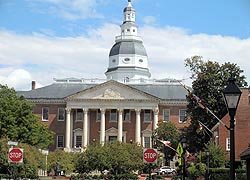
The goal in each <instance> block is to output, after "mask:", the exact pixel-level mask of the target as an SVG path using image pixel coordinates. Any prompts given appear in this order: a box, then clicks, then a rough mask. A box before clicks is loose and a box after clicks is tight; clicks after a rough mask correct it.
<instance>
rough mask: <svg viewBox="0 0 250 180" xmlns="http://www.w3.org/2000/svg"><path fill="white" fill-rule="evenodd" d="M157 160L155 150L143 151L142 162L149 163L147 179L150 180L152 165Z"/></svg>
mask: <svg viewBox="0 0 250 180" xmlns="http://www.w3.org/2000/svg"><path fill="white" fill-rule="evenodd" d="M157 160H158V154H157V149H151V148H148V149H144V150H143V162H145V163H149V179H150V180H151V171H152V164H156V163H157Z"/></svg>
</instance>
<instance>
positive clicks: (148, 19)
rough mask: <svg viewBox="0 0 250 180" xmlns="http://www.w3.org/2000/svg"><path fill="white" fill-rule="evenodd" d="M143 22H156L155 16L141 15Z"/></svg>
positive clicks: (152, 23)
mask: <svg viewBox="0 0 250 180" xmlns="http://www.w3.org/2000/svg"><path fill="white" fill-rule="evenodd" d="M143 22H144V23H145V24H148V25H150V24H151V25H154V24H156V18H155V17H154V16H145V17H143Z"/></svg>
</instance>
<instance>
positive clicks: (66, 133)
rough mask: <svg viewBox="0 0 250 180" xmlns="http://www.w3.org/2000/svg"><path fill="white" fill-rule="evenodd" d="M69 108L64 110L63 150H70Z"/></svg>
mask: <svg viewBox="0 0 250 180" xmlns="http://www.w3.org/2000/svg"><path fill="white" fill-rule="evenodd" d="M70 111H71V109H70V108H66V131H65V149H66V151H69V150H70V138H71V137H70Z"/></svg>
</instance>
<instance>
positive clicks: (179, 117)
mask: <svg viewBox="0 0 250 180" xmlns="http://www.w3.org/2000/svg"><path fill="white" fill-rule="evenodd" d="M181 111H186V116H185V117H187V109H179V123H181V124H182V123H186V121H181Z"/></svg>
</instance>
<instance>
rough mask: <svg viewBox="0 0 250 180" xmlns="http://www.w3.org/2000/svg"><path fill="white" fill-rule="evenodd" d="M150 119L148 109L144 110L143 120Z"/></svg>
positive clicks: (147, 120)
mask: <svg viewBox="0 0 250 180" xmlns="http://www.w3.org/2000/svg"><path fill="white" fill-rule="evenodd" d="M149 121H151V111H150V110H149V109H146V110H144V122H149Z"/></svg>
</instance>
